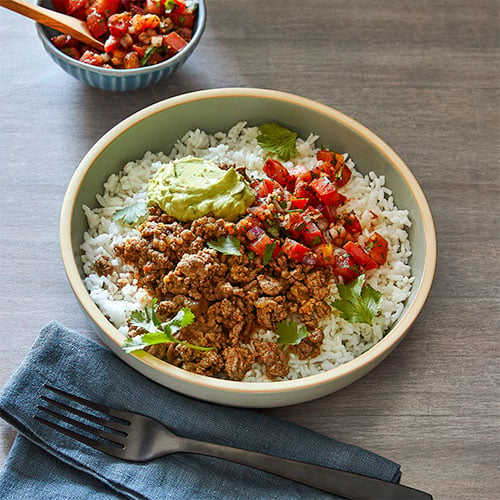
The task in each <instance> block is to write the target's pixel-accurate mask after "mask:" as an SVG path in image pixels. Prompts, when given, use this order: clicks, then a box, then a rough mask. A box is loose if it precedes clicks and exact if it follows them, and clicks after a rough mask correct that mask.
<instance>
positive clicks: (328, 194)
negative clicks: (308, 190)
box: [311, 177, 346, 207]
mask: <svg viewBox="0 0 500 500" xmlns="http://www.w3.org/2000/svg"><path fill="white" fill-rule="evenodd" d="M311 187H312V188H313V190H314V191H315V192H316V194H317V195H318V198H319V199H320V200H321V201H322V202H323V203H324V204H325V205H333V206H334V207H338V206H339V205H342V203H344V201H345V200H346V197H345V196H344V195H343V194H340V193H339V192H338V191H337V190H336V189H335V186H334V185H333V184H332V182H331V181H330V180H329V179H328V178H327V177H319V178H318V179H314V180H313V181H311Z"/></svg>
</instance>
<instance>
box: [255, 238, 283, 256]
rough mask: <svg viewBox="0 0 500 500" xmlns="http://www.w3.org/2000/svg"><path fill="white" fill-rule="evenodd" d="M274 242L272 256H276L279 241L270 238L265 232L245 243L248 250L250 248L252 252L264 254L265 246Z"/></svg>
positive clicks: (278, 249)
mask: <svg viewBox="0 0 500 500" xmlns="http://www.w3.org/2000/svg"><path fill="white" fill-rule="evenodd" d="M275 242H276V246H275V248H274V251H273V257H276V256H277V255H278V254H279V252H280V246H279V242H278V240H276V239H273V238H271V237H270V236H268V235H267V234H265V233H264V234H263V235H261V236H260V237H259V238H257V239H256V240H253V241H250V242H249V243H247V247H248V249H249V250H252V252H255V253H256V254H257V255H264V253H265V251H266V248H267V247H268V246H269V245H272V244H273V243H275Z"/></svg>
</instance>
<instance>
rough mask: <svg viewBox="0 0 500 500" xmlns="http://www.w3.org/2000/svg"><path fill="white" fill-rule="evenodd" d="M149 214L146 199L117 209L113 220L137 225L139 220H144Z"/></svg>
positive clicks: (124, 224) (127, 224) (125, 224)
mask: <svg viewBox="0 0 500 500" xmlns="http://www.w3.org/2000/svg"><path fill="white" fill-rule="evenodd" d="M147 215H148V206H147V205H146V202H145V201H138V202H137V203H133V204H132V205H129V206H128V207H125V208H122V209H121V210H117V211H116V212H115V213H114V214H113V220H115V221H117V222H119V223H120V224H122V225H123V226H135V225H136V224H137V223H138V222H142V221H143V220H144V219H145V218H146V216H147Z"/></svg>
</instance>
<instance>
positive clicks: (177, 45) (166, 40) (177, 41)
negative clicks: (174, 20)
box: [163, 31, 188, 52]
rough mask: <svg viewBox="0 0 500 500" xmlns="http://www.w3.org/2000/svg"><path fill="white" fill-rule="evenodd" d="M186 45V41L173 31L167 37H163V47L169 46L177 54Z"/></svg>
mask: <svg viewBox="0 0 500 500" xmlns="http://www.w3.org/2000/svg"><path fill="white" fill-rule="evenodd" d="M187 44H188V43H187V42H186V40H184V38H182V36H180V35H179V34H178V33H176V32H175V31H172V32H171V33H169V34H168V35H165V36H164V37H163V45H164V46H167V45H168V46H169V47H171V48H172V49H173V50H175V52H179V51H180V50H182V49H183V48H184V47H185V46H186V45H187Z"/></svg>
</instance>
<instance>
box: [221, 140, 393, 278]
mask: <svg viewBox="0 0 500 500" xmlns="http://www.w3.org/2000/svg"><path fill="white" fill-rule="evenodd" d="M264 172H265V174H266V175H267V177H268V178H265V179H262V180H255V181H254V182H253V183H252V185H251V187H252V188H253V190H254V192H255V194H256V199H255V202H254V204H253V205H252V206H251V207H250V208H248V209H247V214H246V215H245V216H244V217H243V218H242V219H240V220H239V221H238V222H236V223H234V224H233V223H228V224H227V228H228V231H229V233H230V234H233V235H235V236H236V237H237V238H238V239H240V241H242V243H243V244H244V245H245V246H246V248H247V250H248V251H250V252H252V253H253V254H255V255H259V256H261V257H262V259H263V261H264V264H265V263H266V262H269V260H270V259H271V258H275V257H277V256H278V255H279V253H280V252H283V253H284V254H286V255H287V256H288V258H290V259H293V260H295V261H296V262H303V263H305V264H308V265H311V266H313V267H316V266H317V267H325V266H330V267H331V269H332V271H333V273H334V275H335V276H337V277H341V278H342V281H343V282H344V283H348V282H350V281H352V280H354V279H356V278H357V277H358V276H360V275H361V274H365V272H366V271H369V270H371V269H376V268H378V267H379V266H381V265H383V264H384V263H385V262H386V260H387V248H388V244H387V241H386V240H385V238H383V237H382V236H381V235H380V234H378V233H377V232H374V233H373V234H372V235H371V236H370V237H369V238H368V240H367V241H366V243H365V244H364V245H361V244H360V242H359V236H360V235H361V233H362V228H361V224H360V222H359V219H358V218H357V216H356V214H355V213H354V212H352V211H351V212H349V213H345V211H342V210H341V207H342V206H343V205H344V204H345V202H346V200H347V198H346V197H345V196H344V195H343V194H342V193H341V192H340V191H339V188H342V187H343V186H345V185H346V184H347V183H348V182H349V179H350V177H351V174H352V172H351V169H350V168H349V167H348V165H347V164H346V161H345V158H344V156H343V155H341V154H339V153H335V152H333V151H329V150H326V149H323V150H320V151H319V152H318V153H317V163H316V165H315V167H314V168H312V169H308V168H306V167H305V166H301V165H297V166H295V167H293V168H291V169H290V170H289V169H287V168H286V167H285V166H284V165H283V164H282V163H281V162H280V161H278V160H275V159H268V160H267V161H266V162H265V164H264Z"/></svg>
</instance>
